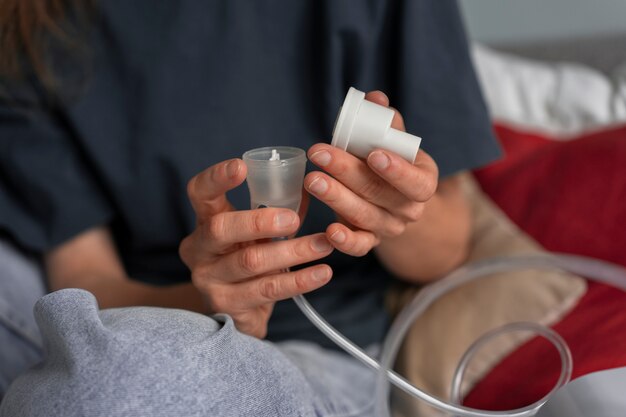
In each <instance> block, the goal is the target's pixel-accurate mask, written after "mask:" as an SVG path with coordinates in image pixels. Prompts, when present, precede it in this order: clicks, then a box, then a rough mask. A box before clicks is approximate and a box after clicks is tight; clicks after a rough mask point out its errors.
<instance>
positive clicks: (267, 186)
mask: <svg viewBox="0 0 626 417" xmlns="http://www.w3.org/2000/svg"><path fill="white" fill-rule="evenodd" d="M393 116H394V111H393V110H391V109H389V108H387V107H384V106H381V105H378V104H375V103H372V102H370V101H367V100H365V94H364V93H363V92H361V91H358V90H356V89H354V88H350V90H349V91H348V94H347V96H346V98H345V101H344V103H343V106H342V107H341V109H340V111H339V114H338V117H337V121H336V123H335V128H334V130H333V139H332V142H331V144H332V145H333V146H337V147H339V148H341V149H343V150H346V151H347V152H350V153H351V154H353V155H355V156H357V157H360V158H366V157H367V155H368V154H369V153H370V152H371V151H372V150H374V149H376V148H382V149H387V150H390V151H392V152H395V153H396V154H398V155H400V156H401V157H403V158H404V159H406V160H407V161H409V162H411V163H412V162H414V160H415V157H416V155H417V152H418V150H419V146H420V142H421V139H420V138H419V137H416V136H413V135H411V134H409V133H406V132H402V131H399V130H396V129H393V128H392V127H391V121H392V119H393ZM243 160H244V162H245V163H246V165H247V167H248V176H247V182H248V188H249V190H250V199H251V205H252V207H253V208H258V207H283V208H289V209H292V210H294V211H297V210H298V208H299V205H300V200H301V193H302V185H303V179H304V173H305V166H306V155H305V152H304V150H302V149H299V148H293V147H285V146H276V147H266V148H259V149H253V150H250V151H248V152H246V153H245V154H244V156H243ZM524 268H533V269H561V270H564V271H567V272H571V273H574V274H578V275H581V276H584V277H587V278H590V279H594V280H597V281H600V282H604V283H607V284H610V285H613V286H615V287H618V288H621V289H623V290H625V291H626V269H624V268H622V267H619V266H616V265H612V264H608V263H606V262H602V261H599V260H594V259H589V258H584V257H580V256H572V255H540V256H526V257H515V258H502V259H492V260H487V261H483V262H479V263H476V264H472V265H467V266H463V267H461V268H460V269H457V270H456V271H454V272H452V273H450V274H449V275H448V276H446V277H444V278H442V279H440V280H438V281H436V282H434V283H432V284H429V285H428V286H426V287H425V288H424V289H422V290H421V291H420V292H419V293H418V294H417V296H416V297H415V298H414V299H413V300H412V301H411V302H410V303H409V304H408V305H407V306H406V307H405V308H404V309H403V310H402V311H401V312H400V314H399V315H398V316H397V318H396V319H395V321H394V322H393V324H392V326H391V328H390V330H389V332H388V334H387V336H386V338H385V341H384V343H383V347H382V353H381V355H380V359H379V360H376V359H374V358H372V357H371V356H369V355H368V354H367V353H365V352H364V351H363V350H361V349H360V348H359V347H358V346H357V345H355V344H354V343H353V342H351V341H350V340H348V339H347V338H346V337H344V336H343V335H342V334H341V333H340V332H338V331H337V330H336V329H335V328H333V327H332V326H331V325H330V324H329V323H328V322H327V321H326V320H325V319H324V318H323V317H321V316H320V315H319V314H318V313H317V312H316V311H315V309H314V308H313V307H312V306H311V305H310V304H309V303H308V302H307V300H306V299H305V297H304V296H302V295H299V296H296V297H294V298H293V300H294V301H295V303H296V304H297V305H298V307H299V308H300V310H301V311H302V313H304V315H305V316H306V317H307V318H308V319H309V320H310V321H311V322H312V323H313V324H314V325H315V326H316V327H317V328H318V329H319V330H320V331H322V333H324V334H325V335H326V336H327V337H329V338H330V339H331V340H332V341H333V342H334V343H336V344H337V345H338V346H339V347H341V348H342V349H343V350H345V351H346V352H347V353H349V354H350V355H352V356H353V357H355V358H356V359H358V360H359V361H361V362H362V363H364V364H365V365H367V366H369V367H370V368H372V369H374V370H377V371H378V380H377V384H376V396H377V415H380V416H382V417H386V416H389V415H390V410H389V388H390V386H389V384H390V383H391V384H394V385H395V386H396V387H398V388H400V389H401V390H403V391H405V392H406V393H408V394H409V395H411V396H413V397H415V398H418V399H420V400H422V401H424V402H426V403H427V404H429V405H430V406H432V407H434V408H435V409H438V410H441V411H443V412H446V413H448V414H450V415H454V416H466V417H495V416H508V417H530V416H533V415H536V414H537V413H538V411H539V410H540V408H541V407H542V406H543V405H544V404H545V403H546V402H547V401H548V400H549V399H550V398H551V397H552V396H553V395H554V394H555V393H556V392H557V390H559V388H561V387H563V386H564V385H565V384H567V383H568V382H569V380H570V377H571V375H572V368H573V364H572V356H571V353H570V351H569V348H568V347H567V345H566V343H565V341H564V340H563V339H562V338H561V337H560V336H559V335H558V334H557V333H556V332H554V331H553V330H552V329H550V328H547V327H544V326H540V325H538V324H535V323H510V324H507V325H505V326H503V327H501V328H498V329H495V330H492V331H490V332H487V333H486V334H485V335H483V336H482V337H481V338H480V339H478V340H477V341H476V342H474V344H472V345H471V346H470V347H469V349H468V350H467V352H466V353H465V354H464V355H463V356H462V358H461V360H460V362H459V364H458V366H457V369H456V371H455V374H454V377H453V379H452V387H451V401H449V402H448V401H444V400H443V399H440V398H437V397H434V396H432V395H430V394H428V393H426V392H424V391H422V390H420V389H419V388H417V387H415V386H413V385H412V384H411V383H410V382H408V381H407V380H406V379H404V378H403V377H402V376H400V375H398V374H397V373H396V372H394V371H393V370H392V366H393V364H394V360H395V357H396V355H397V352H398V350H399V348H400V345H401V342H402V340H403V338H404V335H405V334H406V333H407V331H408V330H409V328H410V326H411V324H412V323H413V322H414V320H415V319H416V318H417V317H418V316H419V315H420V314H422V313H423V312H424V311H426V309H427V308H428V307H429V306H430V305H431V304H432V303H434V302H435V301H436V300H437V299H438V298H439V297H441V296H443V295H444V294H446V293H447V292H449V291H451V290H453V289H455V288H457V287H459V286H461V285H463V284H466V283H468V282H470V281H472V280H474V279H480V278H481V277H483V276H487V275H490V274H494V273H500V272H507V271H511V270H516V269H524ZM512 331H531V332H533V333H535V334H537V335H540V336H542V337H544V338H546V339H547V340H548V341H549V342H551V343H552V344H553V345H554V347H555V348H556V350H557V352H558V353H559V356H560V362H561V374H560V375H559V378H558V381H557V382H556V384H555V386H554V388H553V389H552V390H551V391H550V392H549V393H548V394H547V395H546V396H544V397H543V398H542V399H540V400H538V401H536V402H535V403H533V404H531V405H528V406H526V407H523V408H518V409H515V410H507V411H486V410H479V409H474V408H469V407H465V406H462V405H460V403H461V393H460V389H461V383H462V381H463V376H464V373H465V370H466V368H467V365H468V364H469V361H470V359H471V358H472V357H473V355H474V353H475V352H477V351H478V350H479V349H480V348H481V347H482V346H483V345H484V344H486V343H488V342H489V341H490V340H491V339H492V338H494V337H496V336H497V335H499V334H502V333H503V332H512ZM546 415H548V414H546ZM549 415H550V416H552V415H554V416H556V415H560V414H549Z"/></svg>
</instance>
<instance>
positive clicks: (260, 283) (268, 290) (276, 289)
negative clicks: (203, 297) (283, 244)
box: [232, 264, 332, 309]
mask: <svg viewBox="0 0 626 417" xmlns="http://www.w3.org/2000/svg"><path fill="white" fill-rule="evenodd" d="M331 277H332V269H331V268H330V267H329V266H328V265H323V264H322V265H315V266H310V267H308V268H304V269H300V270H298V271H291V272H283V273H279V274H275V275H268V276H264V277H261V278H258V279H254V280H250V281H246V282H242V283H239V284H236V285H234V286H232V289H233V291H234V292H236V294H237V297H236V298H234V299H233V300H236V301H235V302H236V307H237V308H244V309H245V308H254V307H258V306H260V305H264V304H269V303H275V302H276V301H280V300H286V299H288V298H292V297H295V296H296V295H300V294H305V293H307V292H310V291H313V290H316V289H318V288H320V287H322V286H323V285H325V284H327V283H328V282H329V281H330V278H331Z"/></svg>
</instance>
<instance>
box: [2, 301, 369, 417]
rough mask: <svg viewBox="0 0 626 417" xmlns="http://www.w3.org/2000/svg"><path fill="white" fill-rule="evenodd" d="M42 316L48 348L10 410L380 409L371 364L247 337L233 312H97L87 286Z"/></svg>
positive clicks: (10, 398)
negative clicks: (229, 314)
mask: <svg viewBox="0 0 626 417" xmlns="http://www.w3.org/2000/svg"><path fill="white" fill-rule="evenodd" d="M35 313H36V316H37V322H38V324H39V327H40V328H41V330H42V334H43V338H44V343H45V345H46V349H47V351H48V354H47V356H46V359H45V361H44V362H43V364H42V365H40V366H37V367H35V368H33V369H31V370H29V371H28V372H26V373H25V374H23V375H22V376H21V377H20V378H18V379H17V380H16V381H15V383H14V384H13V385H12V386H11V388H10V390H9V392H8V393H7V396H6V398H5V401H3V402H2V404H1V405H0V416H3V417H4V416H13V415H24V416H29V415H40V414H41V412H43V411H45V413H46V415H50V416H54V415H63V416H74V415H76V416H78V415H81V416H82V415H104V414H106V415H107V416H115V415H150V416H160V415H163V416H165V415H177V414H181V415H187V416H196V415H197V416H205V415H212V416H213V415H214V416H234V415H255V416H281V415H284V416H346V417H347V416H368V415H372V414H373V408H372V405H373V404H372V400H371V398H372V395H371V393H372V392H373V383H374V379H375V375H374V373H373V372H372V371H370V370H369V369H366V368H365V367H363V366H362V365H360V364H358V363H356V362H354V361H353V360H352V359H351V358H348V357H347V356H345V355H343V354H341V353H338V352H329V351H327V350H324V349H321V348H319V347H317V346H316V345H312V344H308V343H301V342H287V343H281V344H278V345H274V344H271V343H269V342H264V341H260V340H258V339H254V338H251V337H248V336H245V335H243V334H241V333H239V332H237V331H236V329H235V328H234V325H233V323H232V320H230V318H228V317H226V316H224V317H221V318H218V319H219V320H220V321H222V322H221V323H218V322H217V321H215V320H213V319H212V318H209V317H206V316H203V315H200V314H195V313H191V312H188V311H183V310H171V309H159V308H144V307H137V308H128V309H111V310H98V308H97V304H96V302H95V299H94V298H93V296H92V295H91V294H89V293H88V292H85V291H81V290H64V291H59V292H56V293H52V294H50V295H48V296H46V297H44V298H42V299H41V300H40V301H39V302H38V303H37V307H36V310H35ZM35 398H36V399H37V400H36V401H34V400H33V399H35ZM51 410H58V413H57V414H55V413H54V412H51Z"/></svg>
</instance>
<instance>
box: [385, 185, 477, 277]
mask: <svg viewBox="0 0 626 417" xmlns="http://www.w3.org/2000/svg"><path fill="white" fill-rule="evenodd" d="M470 234H471V215H470V207H469V204H468V202H467V201H466V199H465V197H464V194H463V191H462V188H461V178H460V175H457V176H454V177H451V178H449V179H446V180H443V181H441V182H440V183H439V187H438V188H437V192H436V193H435V195H434V196H433V197H432V198H431V199H430V200H429V201H428V202H427V203H426V205H425V207H424V213H423V216H422V218H421V219H420V220H419V221H418V222H415V223H410V224H409V225H408V226H407V229H406V231H405V232H404V233H403V234H402V235H400V236H397V237H394V238H389V239H384V240H383V241H381V243H380V245H378V246H377V247H376V249H375V253H376V254H377V256H378V258H379V259H380V261H381V262H382V263H383V265H385V266H386V267H387V268H388V269H389V270H390V271H391V272H393V273H394V274H395V275H397V276H398V277H399V278H402V279H405V280H407V281H411V282H427V281H432V280H434V279H436V278H439V277H441V276H443V275H444V274H446V273H448V272H450V271H452V270H453V269H454V268H456V267H457V266H458V265H459V264H461V263H462V262H463V261H464V260H465V258H466V257H467V252H468V250H469V240H470Z"/></svg>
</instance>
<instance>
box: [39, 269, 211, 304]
mask: <svg viewBox="0 0 626 417" xmlns="http://www.w3.org/2000/svg"><path fill="white" fill-rule="evenodd" d="M71 287H73V288H82V289H84V290H87V291H89V292H91V293H92V294H93V295H94V296H95V297H96V299H97V300H98V305H99V306H100V308H113V307H132V306H153V307H168V308H180V309H185V310H191V311H196V312H198V313H206V308H205V307H204V304H203V301H202V297H201V295H200V293H199V292H198V290H197V289H196V288H195V287H194V286H193V285H192V284H190V283H185V284H175V285H168V286H154V285H150V284H146V283H143V282H139V281H134V280H132V279H129V278H125V277H111V276H102V275H97V274H91V275H83V276H76V277H67V278H66V279H64V280H63V281H62V282H61V283H57V284H56V285H54V286H51V289H52V290H57V289H61V288H71Z"/></svg>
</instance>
